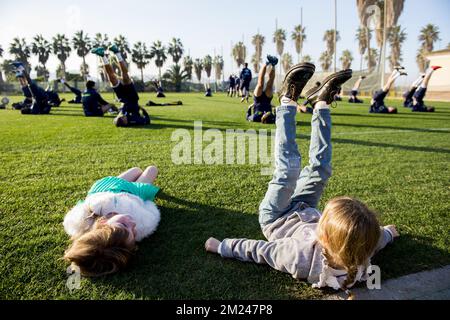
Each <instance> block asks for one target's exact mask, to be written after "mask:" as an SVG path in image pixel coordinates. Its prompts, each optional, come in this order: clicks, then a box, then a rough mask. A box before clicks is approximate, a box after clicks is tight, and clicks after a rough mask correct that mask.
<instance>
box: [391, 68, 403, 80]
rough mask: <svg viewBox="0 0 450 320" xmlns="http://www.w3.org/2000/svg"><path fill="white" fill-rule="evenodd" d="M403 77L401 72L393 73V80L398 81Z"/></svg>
mask: <svg viewBox="0 0 450 320" xmlns="http://www.w3.org/2000/svg"><path fill="white" fill-rule="evenodd" d="M400 76H401V73H400V72H399V71H397V70H395V71H394V72H393V73H392V80H396V79H397V78H398V77H400Z"/></svg>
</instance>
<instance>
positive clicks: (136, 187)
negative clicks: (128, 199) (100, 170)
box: [88, 177, 160, 201]
mask: <svg viewBox="0 0 450 320" xmlns="http://www.w3.org/2000/svg"><path fill="white" fill-rule="evenodd" d="M159 190H160V188H158V187H156V186H154V185H153V184H150V183H142V182H129V181H127V180H124V179H122V178H119V177H105V178H103V179H100V180H98V181H96V182H95V183H94V184H93V185H92V187H91V189H90V190H89V192H88V196H90V195H91V194H94V193H99V192H113V193H130V194H132V195H135V196H138V197H139V198H141V199H142V200H144V201H148V200H150V201H154V200H155V197H156V194H157V193H158V191H159Z"/></svg>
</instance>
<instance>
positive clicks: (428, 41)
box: [419, 23, 441, 52]
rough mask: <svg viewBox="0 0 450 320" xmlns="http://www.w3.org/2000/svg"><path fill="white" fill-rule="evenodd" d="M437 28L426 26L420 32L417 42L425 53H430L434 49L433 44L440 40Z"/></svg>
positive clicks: (431, 25) (430, 25)
mask: <svg viewBox="0 0 450 320" xmlns="http://www.w3.org/2000/svg"><path fill="white" fill-rule="evenodd" d="M439 33H440V32H439V28H438V27H437V26H435V25H434V24H431V23H430V24H427V25H426V26H425V27H423V28H422V30H420V35H419V41H420V42H421V43H422V47H423V48H425V50H426V51H427V52H432V51H433V49H434V43H435V42H436V41H439V40H441V39H440V38H439Z"/></svg>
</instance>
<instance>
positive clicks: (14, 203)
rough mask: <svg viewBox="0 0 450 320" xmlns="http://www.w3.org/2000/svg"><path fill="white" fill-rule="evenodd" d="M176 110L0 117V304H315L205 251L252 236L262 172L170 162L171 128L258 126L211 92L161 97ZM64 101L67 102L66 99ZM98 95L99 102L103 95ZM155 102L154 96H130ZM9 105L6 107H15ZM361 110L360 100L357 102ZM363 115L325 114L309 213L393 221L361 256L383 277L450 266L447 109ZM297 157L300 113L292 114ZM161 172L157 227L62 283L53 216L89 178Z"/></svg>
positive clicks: (302, 291)
mask: <svg viewBox="0 0 450 320" xmlns="http://www.w3.org/2000/svg"><path fill="white" fill-rule="evenodd" d="M168 96H169V98H167V99H166V101H169V100H178V99H181V100H182V101H183V102H184V106H182V107H157V108H156V107H152V108H147V110H149V111H150V114H151V116H152V121H153V124H152V125H151V126H149V127H140V128H129V129H125V128H115V127H114V126H113V125H112V117H111V116H107V117H104V118H85V117H84V116H83V114H82V110H81V107H80V106H69V105H67V104H63V105H62V106H61V107H60V108H55V109H54V110H53V111H52V114H51V115H48V116H22V115H21V114H20V112H18V111H13V110H0V114H1V117H0V132H1V140H0V151H1V152H0V159H1V165H0V231H1V232H0V241H1V242H0V298H2V299H311V298H312V299H314V298H321V297H323V295H324V294H325V293H326V292H325V293H324V292H322V291H319V290H315V289H312V288H311V287H310V285H308V284H306V283H304V282H300V281H297V280H295V279H293V278H292V277H291V276H289V275H287V274H282V273H280V272H277V271H274V270H272V269H270V268H269V267H267V266H261V265H255V264H246V263H241V262H238V261H235V260H224V259H222V258H220V257H219V256H216V255H212V254H207V253H206V252H205V251H204V247H203V245H204V242H205V240H206V239H207V238H208V237H210V236H215V237H217V238H219V239H221V238H224V237H247V238H258V239H262V238H263V235H262V234H261V231H260V228H259V225H258V221H257V207H258V205H259V202H260V201H261V199H262V197H263V196H264V193H265V190H266V186H267V183H268V181H269V180H270V176H263V175H261V173H260V171H261V167H262V166H261V165H259V164H258V165H250V164H247V165H237V164H234V165H210V166H208V165H174V164H173V163H172V161H171V151H172V148H173V147H174V145H175V143H174V142H171V139H170V138H171V134H172V132H173V131H174V130H175V129H180V128H181V129H187V130H189V131H190V132H191V133H192V132H193V121H194V120H203V124H204V129H209V128H217V129H220V130H222V131H225V130H226V129H244V130H246V129H250V128H255V129H260V128H267V127H266V126H263V125H258V124H251V123H247V122H246V121H244V113H245V106H244V105H243V104H240V103H239V101H238V100H237V99H231V98H227V97H225V96H224V95H222V94H216V95H215V96H214V97H213V98H205V97H203V96H202V95H200V94H168ZM68 97H69V98H70V95H67V96H66V98H68ZM106 98H108V99H111V96H108V95H106ZM149 98H151V99H152V100H156V99H155V98H154V94H152V95H150V94H143V95H141V101H142V102H144V101H147V100H148V99H149ZM20 99H21V98H20V97H13V101H18V100H20ZM366 101H367V98H366ZM390 103H391V105H396V106H398V107H399V110H400V113H399V114H398V115H369V114H368V112H367V110H368V107H367V105H366V104H365V105H360V106H352V105H349V104H346V103H341V104H340V105H339V106H338V108H337V109H333V110H332V113H333V122H334V127H333V168H334V169H333V170H334V172H333V176H332V178H331V179H330V183H329V185H328V188H327V190H326V192H325V193H324V196H323V198H322V202H321V204H320V208H321V209H322V208H323V206H324V204H325V202H326V201H327V200H329V199H331V198H332V197H335V196H339V195H350V196H354V197H358V198H360V199H361V200H363V201H365V202H367V203H368V204H369V206H371V207H372V208H374V209H375V210H376V211H377V212H379V214H380V220H381V222H382V223H383V224H396V225H397V226H398V229H399V231H400V233H401V235H402V236H401V238H400V239H399V240H398V241H396V243H395V244H393V245H391V246H389V247H388V248H386V249H385V250H384V251H382V252H381V253H380V254H379V255H377V256H376V258H375V259H374V260H373V261H372V262H373V263H374V264H378V265H380V267H381V271H382V278H383V280H385V279H388V278H392V277H397V276H401V275H405V274H409V273H412V272H417V271H421V270H425V269H430V268H435V267H439V266H443V265H447V264H449V263H450V246H449V244H450V243H449V240H450V237H449V234H450V232H449V231H450V228H449V227H450V215H449V212H450V205H449V187H450V174H449V163H450V104H449V103H433V105H434V106H436V107H437V112H436V113H434V114H414V113H411V112H410V111H409V110H406V109H404V108H403V107H401V106H400V101H390ZM297 119H298V124H299V125H298V134H299V135H298V143H299V146H300V149H301V152H302V155H303V160H302V162H303V165H304V164H306V163H307V161H308V158H307V157H308V153H307V150H308V149H307V148H308V143H309V140H308V139H309V131H310V119H311V116H310V115H303V114H302V115H298V116H297ZM150 164H154V165H157V166H158V167H159V169H160V176H159V178H158V180H157V185H159V186H160V187H161V188H162V193H161V194H160V196H159V198H158V199H157V201H156V202H157V204H158V206H159V207H160V209H161V214H162V221H161V224H160V226H159V228H158V230H157V232H156V233H155V234H154V235H153V236H151V237H150V238H148V239H146V240H144V241H143V242H141V243H140V244H139V250H138V253H137V255H136V257H135V259H134V260H133V262H132V263H131V265H130V267H129V268H128V269H127V270H126V271H124V272H121V273H119V274H116V275H113V276H109V277H105V278H99V279H83V280H82V288H81V289H80V290H76V291H74V292H70V291H69V290H68V289H67V288H66V286H65V285H66V280H67V275H66V268H67V264H66V263H65V262H64V261H62V260H61V259H60V258H61V257H62V255H63V252H64V250H65V248H66V247H67V246H68V244H69V238H68V236H67V235H66V234H65V233H64V230H63V227H62V221H63V217H64V215H65V213H66V212H67V211H68V210H69V209H70V208H71V207H72V206H73V205H75V203H76V202H77V201H78V200H80V199H83V198H84V197H85V194H86V192H87V190H88V189H89V187H90V186H91V185H92V183H93V182H94V181H95V180H96V179H99V178H101V177H104V176H108V175H116V174H119V173H120V172H122V171H124V170H126V169H127V168H130V167H133V166H140V167H142V168H144V167H145V166H147V165H150Z"/></svg>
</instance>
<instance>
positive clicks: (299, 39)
mask: <svg viewBox="0 0 450 320" xmlns="http://www.w3.org/2000/svg"><path fill="white" fill-rule="evenodd" d="M291 39H292V40H294V43H295V51H296V52H297V55H298V62H300V60H301V56H302V51H303V44H304V42H305V40H306V33H305V27H303V26H302V25H298V26H295V27H294V31H292V34H291Z"/></svg>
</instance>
